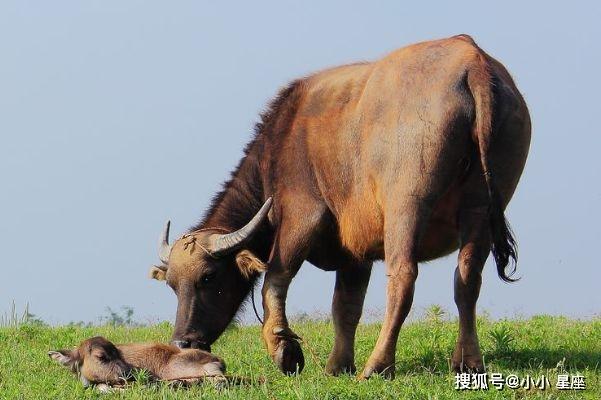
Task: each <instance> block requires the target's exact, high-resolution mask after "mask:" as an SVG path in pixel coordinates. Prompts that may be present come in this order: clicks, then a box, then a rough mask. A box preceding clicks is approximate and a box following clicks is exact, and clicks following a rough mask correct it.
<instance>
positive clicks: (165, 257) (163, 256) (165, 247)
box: [159, 221, 173, 265]
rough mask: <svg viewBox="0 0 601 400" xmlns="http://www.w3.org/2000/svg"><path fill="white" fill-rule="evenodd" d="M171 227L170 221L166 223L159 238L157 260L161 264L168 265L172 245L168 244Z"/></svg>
mask: <svg viewBox="0 0 601 400" xmlns="http://www.w3.org/2000/svg"><path fill="white" fill-rule="evenodd" d="M170 227H171V221H167V223H166V224H165V229H163V233H162V234H161V236H160V237H159V260H161V261H162V262H163V264H165V265H168V264H169V254H170V253H171V248H172V247H173V246H172V245H170V244H169V228H170Z"/></svg>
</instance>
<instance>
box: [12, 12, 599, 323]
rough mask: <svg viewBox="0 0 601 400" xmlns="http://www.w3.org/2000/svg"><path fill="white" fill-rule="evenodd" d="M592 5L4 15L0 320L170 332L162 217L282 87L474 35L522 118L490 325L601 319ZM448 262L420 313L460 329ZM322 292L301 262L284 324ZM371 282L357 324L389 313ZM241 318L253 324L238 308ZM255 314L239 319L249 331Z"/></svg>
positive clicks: (424, 290) (330, 277) (178, 218)
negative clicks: (125, 324) (511, 268)
mask: <svg viewBox="0 0 601 400" xmlns="http://www.w3.org/2000/svg"><path fill="white" fill-rule="evenodd" d="M600 8H601V7H600V6H599V3H597V2H589V3H584V2H583V3H580V4H577V3H574V2H572V3H570V4H569V5H568V4H567V3H563V4H562V5H553V4H550V3H549V2H514V1H507V2H504V3H503V6H502V7H500V6H488V5H486V4H485V2H464V1H455V2H450V3H448V4H445V5H440V4H435V3H430V2H411V3H410V4H409V3H407V4H401V3H400V2H393V1H390V2H357V4H355V3H354V2H342V1H340V2H328V3H327V4H326V3H325V2H309V1H307V2H291V1H277V2H275V1H274V2H252V4H251V2H245V3H243V4H236V5H234V4H233V3H227V2H200V1H194V2H192V1H191V2H185V1H182V2H154V1H127V2H125V1H86V2H77V1H73V2H65V1H53V2H43V1H37V2H35V1H4V2H2V3H1V5H0V137H1V142H0V143H1V144H0V187H1V192H0V220H1V221H2V224H1V225H2V226H1V228H0V243H2V245H1V246H0V249H1V250H2V255H3V257H2V258H3V263H2V264H3V265H2V267H1V268H2V271H3V274H2V279H0V311H3V310H8V308H9V306H10V303H11V302H12V301H13V300H14V301H15V302H16V303H17V305H18V306H20V307H22V306H23V305H24V304H25V303H26V302H29V303H30V305H31V311H32V312H33V313H35V314H37V315H39V316H40V317H42V318H43V319H45V320H47V321H49V322H53V323H61V322H67V321H72V320H95V319H97V317H98V316H100V315H102V314H103V313H104V310H105V307H106V306H110V307H112V308H118V307H120V306H121V305H129V306H131V307H133V308H134V309H135V311H136V317H137V318H138V319H140V320H150V321H155V320H162V319H173V318H174V315H175V306H176V300H175V296H174V295H173V293H172V292H171V291H170V290H169V289H168V288H167V287H166V286H165V285H163V284H161V283H157V282H155V281H151V280H149V279H147V277H146V275H147V271H148V267H149V266H150V265H151V264H152V263H155V262H156V260H157V258H156V242H157V237H158V235H159V233H160V230H161V227H162V225H163V223H164V221H165V220H166V219H167V218H171V219H172V221H173V225H172V231H173V233H174V236H175V235H177V234H179V233H181V232H182V231H184V230H185V229H187V228H188V227H189V226H190V225H192V224H193V223H194V222H196V221H197V220H198V218H200V216H201V215H202V213H203V211H204V210H205V208H206V207H207V205H208V202H209V199H210V198H211V197H212V196H213V194H214V193H215V191H216V190H218V188H219V185H220V183H221V182H222V181H223V180H224V179H225V178H226V177H227V176H228V174H229V171H230V170H231V169H232V168H233V167H234V166H235V165H236V164H237V162H238V160H239V158H240V157H241V155H242V149H243V147H244V144H245V143H246V142H247V141H248V140H249V139H250V137H251V132H252V127H253V125H254V123H255V122H256V120H257V116H258V113H259V112H260V111H261V110H262V109H263V107H264V106H265V104H266V103H267V102H268V101H269V99H270V98H271V97H272V96H273V95H274V94H275V93H276V91H277V90H278V88H279V87H281V86H282V85H285V84H286V82H288V81H289V80H291V79H294V78H296V77H298V76H302V75H305V74H308V73H310V72H312V71H315V70H319V69H322V68H325V67H329V66H333V65H337V64H341V63H347V62H353V61H357V60H370V59H375V58H378V57H380V56H382V55H385V54H386V53H387V52H389V51H391V50H393V49H395V48H398V47H401V46H404V45H407V44H410V43H413V42H417V41H422V40H427V39H434V38H440V37H445V36H450V35H453V34H458V33H468V34H470V35H472V36H473V37H474V38H475V40H476V41H477V42H478V43H479V44H480V46H481V47H483V48H484V49H485V50H486V51H488V52H489V53H490V54H491V55H493V56H495V57H496V58H498V59H499V60H500V61H502V62H503V63H504V64H505V65H506V66H507V68H508V69H509V70H510V71H511V73H512V74H513V76H514V77H515V79H516V81H517V84H518V87H519V88H520V90H521V91H522V93H523V94H524V96H525V98H526V101H527V102H528V105H529V107H530V111H531V116H532V120H533V139H532V146H531V152H530V157H529V159H528V163H527V166H526V170H525V173H524V175H523V178H522V181H521V183H520V186H519V188H518V190H517V192H516V194H515V196H514V200H513V201H512V203H511V205H510V207H509V209H508V215H509V218H510V221H511V223H512V225H513V227H514V230H515V232H516V234H517V238H518V240H519V246H520V247H519V248H520V264H519V275H521V276H522V280H521V281H520V282H519V283H516V284H512V285H507V284H504V283H502V282H501V281H500V280H499V279H498V278H497V277H496V272H495V269H494V267H493V265H492V264H491V263H490V261H489V263H488V267H487V268H486V270H485V276H484V284H483V287H482V293H481V297H480V299H481V300H480V302H479V305H480V308H481V309H484V310H486V311H488V312H489V313H490V314H491V315H492V316H494V317H503V316H515V315H531V314H540V313H550V314H565V315H570V316H578V317H586V316H590V315H594V314H598V313H599V312H600V311H601V295H600V294H599V282H601V269H600V268H599V262H598V256H597V253H596V250H598V249H599V248H600V247H601V224H600V222H601V218H600V216H601V212H600V204H601V185H599V182H600V170H601V162H600V157H599V150H600V148H601V146H600V145H601V136H600V135H599V128H598V122H597V118H598V117H599V115H601V102H600V101H599V93H601V84H600V83H601V80H600V78H599V73H598V69H599V65H600V64H601V53H600V52H599V39H601V28H600V27H599V24H598V21H597V18H598V16H599V15H601V13H600V11H601V10H600ZM455 265H456V255H451V256H449V257H447V258H445V259H442V260H438V261H436V262H431V263H428V264H424V265H422V266H421V267H420V276H419V278H418V283H417V289H416V295H415V301H414V310H415V312H416V313H417V314H419V313H420V312H421V311H423V309H424V307H427V306H428V305H430V304H434V303H436V304H440V305H442V306H444V307H445V308H446V309H447V310H449V311H450V312H451V315H454V314H455V313H456V311H455V306H454V303H453V295H452V276H453V270H454V267H455ZM333 282H334V274H333V273H326V272H322V271H320V270H317V269H316V268H314V267H312V266H311V265H309V264H305V265H304V266H303V268H302V269H301V272H300V273H299V276H298V277H297V279H295V281H294V282H293V284H292V288H291V291H290V294H289V301H288V308H289V310H290V312H291V313H298V312H313V311H316V310H317V311H323V312H327V311H328V310H329V308H330V302H331V294H332V289H333ZM384 287H385V277H384V268H383V266H382V265H379V266H376V269H375V270H374V273H373V278H372V282H371V284H370V288H369V292H368V297H367V301H366V307H367V308H368V309H369V310H382V309H383V307H384ZM249 310H251V309H250V308H249ZM247 315H250V314H247Z"/></svg>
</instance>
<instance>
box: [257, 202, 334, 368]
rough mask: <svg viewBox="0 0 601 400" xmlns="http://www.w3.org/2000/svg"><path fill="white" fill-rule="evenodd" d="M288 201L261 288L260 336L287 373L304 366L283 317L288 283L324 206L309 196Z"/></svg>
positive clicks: (300, 354) (300, 260) (307, 244)
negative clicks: (299, 199)
mask: <svg viewBox="0 0 601 400" xmlns="http://www.w3.org/2000/svg"><path fill="white" fill-rule="evenodd" d="M289 204H295V208H294V209H293V210H283V211H282V222H281V224H280V227H279V229H278V233H277V235H276V239H275V242H274V245H273V249H272V253H271V256H270V258H269V262H268V264H269V266H268V269H267V272H266V274H265V281H264V283H263V290H262V294H263V308H264V310H265V321H264V322H263V331H262V333H263V340H264V342H265V345H266V346H267V350H268V351H269V354H270V355H271V358H272V359H273V361H274V362H275V363H276V365H277V366H278V367H279V369H280V370H281V371H282V372H283V373H284V374H287V375H290V374H294V373H299V372H301V371H302V369H303V368H304V366H305V359H304V356H303V352H302V349H301V347H300V344H299V339H300V338H299V337H298V336H297V335H296V334H295V333H294V332H293V331H292V330H291V329H290V327H289V325H288V319H287V317H286V296H287V294H288V287H289V286H290V282H291V281H292V279H293V278H294V276H295V275H296V273H297V272H298V269H299V268H300V266H301V264H302V262H303V261H304V259H305V257H306V255H307V251H308V248H309V246H310V244H311V241H312V237H313V235H314V232H315V230H316V228H317V226H318V225H319V223H320V221H321V217H322V215H323V212H324V210H325V207H324V206H322V205H320V204H318V203H314V202H311V201H310V199H306V201H295V202H289Z"/></svg>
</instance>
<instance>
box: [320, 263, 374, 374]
mask: <svg viewBox="0 0 601 400" xmlns="http://www.w3.org/2000/svg"><path fill="white" fill-rule="evenodd" d="M370 275H371V263H354V264H352V265H345V266H344V267H341V268H340V269H339V270H337V271H336V286H335V288H334V298H333V301H332V319H333V320H334V331H335V338H334V348H333V349H332V352H331V353H330V357H329V358H328V363H327V365H326V373H328V374H330V375H339V374H341V373H352V374H354V373H355V371H356V370H357V368H356V367H355V332H356V331H357V325H358V324H359V319H360V318H361V312H362V311H363V300H365V291H366V290H367V285H368V284H369V277H370Z"/></svg>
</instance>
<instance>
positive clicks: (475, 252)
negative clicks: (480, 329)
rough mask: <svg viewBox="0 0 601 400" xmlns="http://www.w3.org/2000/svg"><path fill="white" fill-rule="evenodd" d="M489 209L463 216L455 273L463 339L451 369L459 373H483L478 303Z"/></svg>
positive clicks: (486, 241)
mask: <svg viewBox="0 0 601 400" xmlns="http://www.w3.org/2000/svg"><path fill="white" fill-rule="evenodd" d="M487 227H488V218H487V211H486V208H479V209H473V210H469V211H465V212H463V213H462V215H461V216H460V229H461V248H460V250H459V260H458V266H457V268H456V269H455V304H457V310H458V311H459V337H458V339H457V345H456V347H455V351H454V352H453V357H452V359H451V365H452V367H453V369H454V370H455V371H463V370H475V371H483V370H484V364H483V362H482V354H481V353H480V345H479V343H478V334H477V332H476V301H477V300H478V295H479V293H480V285H481V283H482V268H483V267H484V263H485V262H486V258H487V257H488V254H489V252H490V238H489V233H488V228H487Z"/></svg>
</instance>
